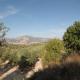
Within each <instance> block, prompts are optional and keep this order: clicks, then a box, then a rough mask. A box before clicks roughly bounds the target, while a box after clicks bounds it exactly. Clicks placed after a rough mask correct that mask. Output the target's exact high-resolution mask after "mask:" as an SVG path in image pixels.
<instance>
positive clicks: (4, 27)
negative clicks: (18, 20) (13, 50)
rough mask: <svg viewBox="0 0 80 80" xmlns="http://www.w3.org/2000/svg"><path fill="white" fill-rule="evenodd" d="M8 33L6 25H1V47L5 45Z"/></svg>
mask: <svg viewBox="0 0 80 80" xmlns="http://www.w3.org/2000/svg"><path fill="white" fill-rule="evenodd" d="M7 31H8V28H7V27H6V26H5V25H4V23H0V46H2V45H3V44H4V43H5V38H4V37H5V35H6V32H7Z"/></svg>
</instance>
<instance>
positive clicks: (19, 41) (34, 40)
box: [6, 35, 49, 45]
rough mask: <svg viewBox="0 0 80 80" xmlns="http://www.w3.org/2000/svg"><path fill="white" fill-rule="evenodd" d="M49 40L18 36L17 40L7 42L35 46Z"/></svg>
mask: <svg viewBox="0 0 80 80" xmlns="http://www.w3.org/2000/svg"><path fill="white" fill-rule="evenodd" d="M48 40H49V38H41V37H33V36H29V35H23V36H18V37H16V38H6V41H7V42H8V43H10V44H25V45H29V44H34V43H42V42H47V41H48Z"/></svg>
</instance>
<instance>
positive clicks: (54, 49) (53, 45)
mask: <svg viewBox="0 0 80 80" xmlns="http://www.w3.org/2000/svg"><path fill="white" fill-rule="evenodd" d="M44 50H45V51H44V53H43V54H42V56H43V58H44V60H45V61H47V62H50V61H53V62H55V63H56V62H58V61H59V60H60V58H61V55H62V53H63V51H64V45H63V41H62V40H59V39H52V40H50V41H49V42H48V43H47V44H46V45H45V48H44Z"/></svg>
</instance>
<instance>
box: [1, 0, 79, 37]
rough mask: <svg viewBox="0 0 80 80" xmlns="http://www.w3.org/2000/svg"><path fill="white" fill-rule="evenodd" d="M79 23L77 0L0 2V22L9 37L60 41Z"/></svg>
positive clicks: (14, 0) (3, 0)
mask: <svg viewBox="0 0 80 80" xmlns="http://www.w3.org/2000/svg"><path fill="white" fill-rule="evenodd" d="M76 20H80V0H0V21H1V22H4V23H5V25H6V26H7V27H9V28H10V30H9V32H8V33H7V36H8V37H17V36H22V35H30V36H35V37H50V38H54V37H59V38H62V36H63V34H64V32H65V31H66V28H67V27H68V26H69V25H71V24H72V23H73V22H74V21H76Z"/></svg>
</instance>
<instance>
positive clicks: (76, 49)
mask: <svg viewBox="0 0 80 80" xmlns="http://www.w3.org/2000/svg"><path fill="white" fill-rule="evenodd" d="M63 41H64V45H65V47H66V49H67V51H68V53H69V52H70V53H80V22H79V21H77V22H75V23H74V24H73V25H71V26H69V28H68V29H67V31H66V32H65V33H64V36H63Z"/></svg>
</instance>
